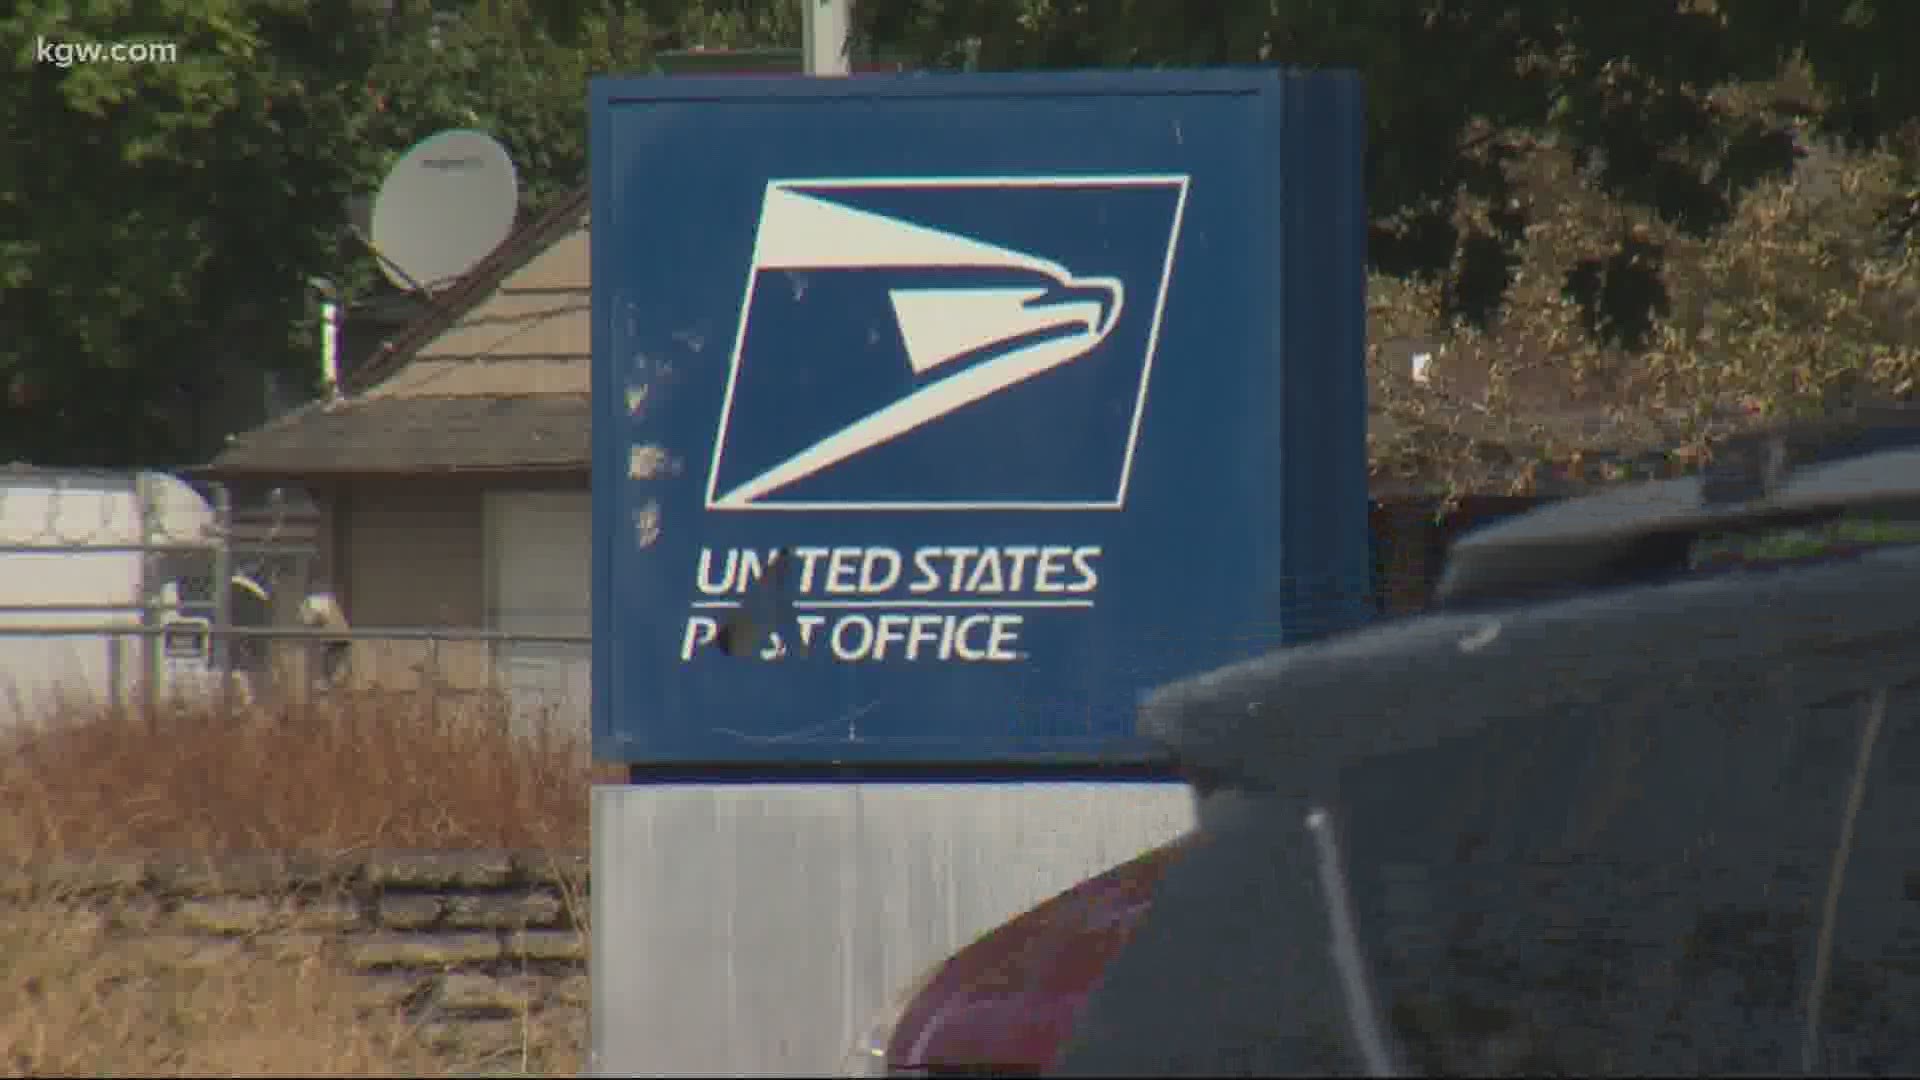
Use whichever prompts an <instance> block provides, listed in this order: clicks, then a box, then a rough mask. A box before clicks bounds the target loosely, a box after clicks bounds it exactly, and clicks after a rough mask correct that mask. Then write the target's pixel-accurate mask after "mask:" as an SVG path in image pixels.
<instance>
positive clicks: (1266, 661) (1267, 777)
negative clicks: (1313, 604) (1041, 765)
mask: <svg viewBox="0 0 1920 1080" xmlns="http://www.w3.org/2000/svg"><path fill="white" fill-rule="evenodd" d="M1778 479H1779V482H1777V483H1775V484H1774V485H1772V486H1771V488H1770V489H1769V490H1768V492H1767V493H1766V494H1765V495H1763V496H1762V497H1760V498H1754V499H1746V500H1741V501H1739V502H1734V501H1731V500H1722V501H1720V502H1719V503H1717V504H1716V503H1714V502H1713V501H1712V500H1711V499H1707V500H1704V502H1703V499H1702V491H1703V488H1706V489H1709V490H1710V489H1711V486H1712V485H1713V484H1715V483H1718V482H1720V481H1716V480H1713V479H1707V480H1705V481H1700V480H1693V481H1667V482H1661V483H1655V484H1647V485H1642V486H1639V487H1637V488H1634V489H1629V490H1623V491H1620V492H1617V493H1608V494H1604V495H1599V496H1593V497H1590V498H1584V499H1579V500H1574V501H1570V502H1568V503H1565V504H1560V505H1555V506H1550V507H1547V508H1544V509H1542V510H1538V511H1535V512H1532V513H1530V514H1527V515H1524V516H1522V517H1521V518H1519V519H1517V520H1514V521H1512V522H1509V523H1504V524H1501V525H1496V526H1493V527H1492V528H1490V529H1487V530H1485V531H1484V532H1483V533H1480V534H1476V535H1475V536H1473V537H1471V538H1469V539H1468V540H1467V541H1465V542H1463V543H1462V545H1461V547H1460V551H1459V554H1458V555H1457V556H1456V563H1455V569H1454V570H1453V571H1452V572H1451V582H1452V586H1453V593H1452V595H1453V597H1454V598H1455V601H1456V602H1458V601H1459V600H1460V599H1461V598H1470V599H1471V598H1479V599H1485V598H1490V597H1495V598H1501V599H1506V600H1514V599H1516V598H1518V597H1521V596H1524V595H1527V594H1529V593H1531V594H1535V595H1539V594H1541V593H1542V592H1544V591H1545V590H1546V589H1547V588H1548V586H1550V585H1552V584H1553V583H1554V582H1555V581H1564V580H1565V578H1566V577H1572V578H1573V579H1575V580H1576V582H1585V581H1592V580H1593V579H1594V578H1595V577H1596V575H1595V574H1594V573H1593V571H1594V569H1595V568H1596V567H1605V566H1607V565H1608V564H1609V563H1610V562H1612V563H1616V564H1617V562H1618V559H1619V557H1620V555H1621V553H1622V552H1623V551H1624V552H1632V551H1634V550H1635V549H1636V547H1637V546H1638V545H1642V544H1644V543H1646V542H1647V540H1648V538H1649V537H1656V538H1666V539H1667V540H1669V541H1670V540H1672V539H1673V538H1675V537H1679V538H1684V539H1691V538H1693V537H1695V536H1699V535H1704V534H1711V533H1716V532H1722V531H1729V530H1735V529H1743V528H1753V527H1757V526H1760V525H1765V524H1777V523H1781V522H1791V521H1800V520H1807V519H1810V518H1811V519H1815V520H1817V519H1820V518H1822V517H1827V516H1831V515H1832V514H1834V513H1836V512H1839V511H1853V510H1860V509H1863V508H1871V509H1876V510H1888V509H1891V510H1898V511H1902V512H1904V511H1905V510H1906V509H1907V508H1910V507H1913V506H1916V505H1920V450H1893V451H1883V452H1880V453H1875V454H1870V455H1862V456H1860V457H1857V458H1852V459H1846V460H1841V461H1837V462H1827V463H1823V464H1816V465H1813V466H1810V467H1808V468H1805V469H1803V470H1797V471H1795V472H1794V473H1793V474H1792V475H1791V476H1785V477H1781V478H1778ZM1556 569H1558V570H1562V571H1565V574H1564V575H1563V576H1561V577H1559V578H1556V577H1555V575H1554V573H1553V571H1554V570H1556ZM1607 584H1612V583H1611V582H1607ZM1916 670H1920V547H1914V546H1901V547H1887V548H1881V549H1876V550H1871V551H1868V552H1864V553H1862V554H1860V555H1858V556H1856V557H1853V558H1849V559H1846V560H1834V561H1828V562H1818V563H1813V564H1809V565H1802V566H1794V567H1788V568H1781V569H1771V570H1767V571H1756V572H1734V573H1717V574H1712V575H1707V576H1695V577H1683V578H1678V579H1673V578H1662V579H1658V580H1654V581H1652V582H1650V583H1646V584H1625V585H1614V586H1613V587H1607V588H1598V587H1590V586H1589V587H1584V588H1579V587H1576V588H1572V589H1563V590H1561V591H1560V592H1558V593H1557V594H1555V595H1551V596H1549V597H1548V598H1546V599H1538V600H1534V601H1532V602H1524V603H1520V602H1513V603H1507V604H1504V605H1496V606H1487V607H1481V608H1477V609H1476V608H1475V607H1473V606H1463V607H1461V608H1459V609H1457V610H1447V609H1444V608H1443V609H1441V610H1438V611H1436V612H1434V613H1431V614H1428V615H1424V616H1419V617H1415V618H1411V619H1404V620H1398V621H1395V622H1388V623H1382V624H1379V625H1377V626H1375V627H1372V628H1369V629H1364V630H1361V631H1357V632H1355V633H1352V634H1348V635H1344V636H1341V637H1337V638H1333V639H1329V640H1327V641H1324V642H1320V643H1316V644H1311V645H1305V646H1299V647H1296V648H1293V649H1288V650H1282V651H1278V652H1275V653H1271V654H1269V655H1266V656H1263V657H1259V658H1257V659H1254V660H1250V661H1247V662H1244V663H1241V664H1237V665H1233V666H1230V667H1226V668H1222V669H1219V670H1216V671H1212V672H1208V673H1206V674H1203V675H1200V676H1196V677H1194V678H1190V679H1186V680H1183V681H1180V682H1177V683H1174V684H1171V685H1168V686H1166V687H1163V688H1162V689H1160V690H1159V691H1157V692H1155V693H1154V694H1152V695H1150V696H1149V697H1148V699H1147V700H1146V701H1145V702H1144V704H1143V706H1142V709H1141V717H1140V727H1141V731H1142V733H1143V734H1145V735H1147V736H1148V737H1150V738H1153V739H1155V740H1157V741H1159V742H1160V743H1162V744H1163V745H1165V746H1167V747H1168V748H1169V749H1171V750H1172V751H1173V752H1174V753H1175V755H1176V756H1177V757H1178V758H1179V759H1180V760H1181V761H1182V762H1183V763H1185V764H1186V765H1188V766H1189V767H1191V768H1194V769H1195V770H1196V771H1202V772H1208V773H1214V774H1218V775H1223V776H1231V777H1235V778H1237V779H1238V780H1239V781H1241V782H1258V783H1260V784H1263V785H1274V786H1281V787H1294V788H1298V789H1300V790H1307V789H1309V788H1312V787H1314V786H1315V785H1318V784H1321V783H1323V782H1324V778H1325V777H1327V776H1329V775H1331V774H1332V773H1333V772H1336V771H1338V770H1339V769H1341V768H1343V767H1345V766H1346V765H1348V764H1351V763H1353V762H1354V761H1356V760H1359V759H1361V758H1365V757H1368V756H1373V755H1379V754H1388V753H1395V752H1399V751H1405V750H1415V749H1423V748H1427V747H1431V746H1434V745H1436V744H1438V743H1439V742H1440V741H1441V740H1444V739H1447V738H1450V737H1456V736H1465V735H1471V734H1474V733H1477V732H1479V731H1480V730H1482V729H1484V728H1485V727H1486V726H1487V725H1488V724H1490V723H1492V722H1495V721H1503V720H1506V721H1522V722H1526V721H1533V722H1538V723H1540V724H1543V725H1545V724H1563V723H1577V722H1580V721H1581V720H1582V718H1584V717H1589V716H1603V715H1605V714H1606V711H1608V710H1617V709H1618V708H1620V706H1621V704H1622V701H1621V698H1622V696H1623V695H1638V696H1640V697H1643V698H1644V699H1645V700H1644V701H1642V702H1641V703H1640V705H1639V707H1642V708H1662V707H1667V705H1669V704H1675V705H1677V704H1678V702H1677V701H1671V702H1670V701H1668V700H1667V699H1670V698H1672V697H1673V696H1674V695H1676V694H1681V693H1682V691H1684V696H1685V697H1686V698H1687V699H1688V700H1693V701H1697V700H1698V695H1700V694H1702V693H1710V692H1712V690H1713V688H1714V687H1722V688H1724V689H1725V690H1726V691H1727V692H1729V693H1747V692H1750V691H1751V690H1752V689H1753V688H1754V687H1755V686H1756V685H1764V686H1765V687H1766V688H1767V689H1768V691H1769V692H1770V693H1772V694H1774V695H1776V700H1783V703H1784V702H1785V701H1786V700H1790V699H1802V700H1806V701H1814V700H1824V699H1826V698H1828V697H1833V696H1837V695H1844V694H1849V693H1855V692H1865V691H1866V690H1869V689H1871V688H1873V687H1874V686H1876V685H1880V684H1883V683H1885V682H1888V681H1904V680H1905V679H1906V678H1909V677H1910V676H1911V673H1913V672H1914V671H1916Z"/></svg>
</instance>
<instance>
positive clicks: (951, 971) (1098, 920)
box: [887, 840, 1186, 1075]
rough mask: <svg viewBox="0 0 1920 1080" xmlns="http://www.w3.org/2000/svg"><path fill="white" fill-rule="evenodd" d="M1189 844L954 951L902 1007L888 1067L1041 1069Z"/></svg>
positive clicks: (1125, 867)
mask: <svg viewBox="0 0 1920 1080" xmlns="http://www.w3.org/2000/svg"><path fill="white" fill-rule="evenodd" d="M1185 844H1186V841H1184V840H1182V841H1175V842H1174V843H1172V844H1169V845H1167V846H1165V847H1160V848H1155V849H1154V850H1152V851H1149V852H1147V853H1146V854H1145V855H1142V856H1140V857H1139V858H1136V859H1134V860H1132V861H1131V862H1127V863H1122V864H1121V865H1119V866H1117V867H1114V868H1113V869H1112V870H1109V871H1107V872H1106V873H1104V874H1101V875H1100V876H1099V877H1096V878H1091V879H1089V880H1087V881H1083V882H1081V883H1080V884H1078V885H1076V886H1074V887H1073V888H1071V889H1069V890H1067V891H1066V892H1064V893H1061V894H1060V895H1059V896H1056V897H1054V898H1053V899H1051V900H1048V901H1047V902H1045V903H1043V904H1041V905H1040V906H1039V907H1036V908H1034V909H1033V910H1032V911H1029V912H1027V913H1026V914H1024V915H1021V916H1020V917H1018V918H1016V919H1014V920H1013V921H1012V922H1009V923H1006V924H1005V925H1003V926H1000V927H999V928H998V929H995V930H993V931H992V932H990V933H989V934H987V936H986V937H983V938H981V939H980V940H979V941H976V942H974V943H973V944H972V945H969V946H967V947H966V948H964V949H962V950H960V951H959V952H958V953H955V954H954V955H953V957H952V958H950V959H949V960H948V961H947V962H946V964H945V966H943V967H942V968H941V969H940V971H939V973H938V974H936V975H935V976H934V977H933V979H932V980H931V981H929V982H928V983H927V985H926V987H925V988H924V989H922V990H921V991H920V993H919V994H918V995H917V996H916V997H915V998H914V999H913V1001H912V1002H910V1003H909V1004H908V1005H907V1007H906V1009H905V1010H904V1011H903V1012H902V1013H901V1015H900V1021H899V1023H898V1025H897V1026H895V1028H894V1029H893V1034H892V1035H891V1037H890V1038H889V1039H888V1043H887V1064H888V1067H889V1068H894V1069H932V1070H935V1071H943V1070H955V1069H964V1070H966V1071H968V1072H972V1073H974V1074H976V1075H978V1074H980V1073H981V1072H982V1071H986V1072H1005V1073H1039V1072H1041V1071H1043V1070H1044V1069H1045V1068H1046V1067H1047V1066H1048V1065H1049V1064H1050V1063H1051V1062H1052V1061H1053V1059H1054V1056H1055V1055H1056V1054H1057V1053H1058V1052H1059V1050H1060V1048H1061V1046H1062V1045H1063V1044H1064V1043H1065V1041H1066V1039H1067V1036H1068V1035H1069V1034H1071V1033H1072V1031H1073V1025H1074V1022H1075V1021H1076V1020H1077V1019H1078V1018H1079V1015H1080V1010H1081V1008H1082V1007H1083V1006H1084V1005H1085V1004H1086V1001H1087V996H1088V995H1089V994H1091V993H1092V992H1093V989H1094V987H1095V986H1097V985H1099V982H1100V978H1101V976H1102V975H1103V974H1104V973H1105V971H1106V967H1107V963H1108V962H1109V961H1110V960H1112V959H1113V957H1114V956H1115V955H1116V954H1118V953H1119V951H1120V949H1121V948H1122V947H1123V946H1124V945H1126V943H1127V940H1128V939H1129V938H1131V937H1132V936H1133V931H1134V929H1135V928H1136V927H1137V926H1139V925H1140V921H1141V919H1142V918H1144V917H1145V915H1146V913H1147V908H1148V906H1149V905H1150V904H1151V903H1152V899H1153V890H1154V888H1155V887H1156V886H1157V885H1158V884H1159V883H1160V878H1161V876H1162V875H1163V874H1165V873H1166V869H1167V867H1168V866H1169V865H1170V864H1171V863H1172V862H1173V860H1174V859H1175V858H1177V857H1178V855H1179V853H1180V851H1181V850H1182V849H1183V848H1184V847H1185Z"/></svg>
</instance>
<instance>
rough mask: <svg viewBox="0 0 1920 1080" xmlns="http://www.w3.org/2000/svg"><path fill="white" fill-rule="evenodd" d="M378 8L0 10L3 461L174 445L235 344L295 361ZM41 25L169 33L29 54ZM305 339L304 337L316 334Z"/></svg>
mask: <svg viewBox="0 0 1920 1080" xmlns="http://www.w3.org/2000/svg"><path fill="white" fill-rule="evenodd" d="M373 11H374V5H372V4H368V3H360V2H356V0H245V2H243V0H99V2H94V3H88V4H84V5H81V4H68V3H58V2H41V3H28V4H25V5H21V6H17V7H14V8H13V9H11V10H10V11H8V12H7V13H5V14H0V41H7V42H12V43H15V47H14V48H13V49H12V50H11V51H10V53H9V54H8V55H6V56H5V57H4V61H3V62H5V63H6V64H8V65H9V68H10V70H9V72H8V74H9V75H10V79H9V83H8V87H7V89H6V91H5V92H4V93H0V140H4V144H5V146H6V152H5V153H3V154H0V326H4V327H5V330H6V333H5V334H4V335H0V457H5V458H10V459H16V460H18V459H25V460H31V461H36V462H42V463H100V464H124V463H129V462H151V461H168V460H178V459H179V458H181V457H183V456H188V455H190V454H191V453H192V451H193V449H194V445H195V443H196V442H197V441H199V439H198V436H200V435H201V434H203V433H200V432H196V431H195V430H194V424H193V417H194V413H195V411H196V405H197V404H198V403H201V402H205V401H207V400H209V399H210V398H211V397H212V396H213V395H214V392H215V390H216V388H217V386H216V384H217V383H219V382H221V381H222V380H224V379H225V378H227V376H228V373H229V371H230V370H232V369H233V368H234V366H235V365H234V361H235V360H237V359H238V360H244V363H243V364H240V365H239V366H241V367H243V368H254V367H256V366H259V365H264V366H266V367H269V368H272V367H283V368H284V367H291V366H292V365H293V364H295V363H296V362H299V361H298V359H297V358H299V357H305V356H307V355H309V354H310V351H311V350H310V346H305V345H300V346H298V347H297V348H296V345H295V335H296V334H297V333H298V332H299V328H300V327H301V325H302V324H303V323H304V322H306V319H305V316H306V314H307V313H308V310H309V308H310V306H311V304H310V301H309V297H308V285H307V278H308V276H309V275H311V274H315V273H321V272H324V271H326V270H327V269H329V268H331V267H334V266H338V265H340V264H341V263H342V262H343V261H344V260H346V259H347V258H349V257H350V256H349V252H348V250H347V248H346V246H345V245H346V237H344V236H343V234H342V230H341V228H340V225H341V223H342V207H343V206H344V203H345V200H346V198H347V196H348V195H349V194H351V193H352V192H353V191H354V190H356V189H357V188H358V187H360V186H361V185H362V184H363V183H364V180H365V177H366V175H367V173H368V168H369V165H370V164H371V162H370V159H369V154H368V147H367V146H366V144H365V142H364V140H363V138H362V131H363V129H364V126H365V125H364V116H365V113H366V110H365V109H364V108H363V102H364V100H365V97H366V95H365V93H364V91H363V89H362V88H363V87H364V85H365V73H366V71H367V69H368V67H369V66H370V64H371V62H372V46H373V43H374V42H375V41H376V40H377V39H376V37H375V35H372V34H369V33H368V28H369V26H370V25H371V24H370V22H369V19H370V18H371V17H372V13H373ZM41 42H58V43H69V44H74V45H88V44H107V43H114V42H121V43H128V42H133V43H153V44H162V45H170V46H173V47H174V48H175V49H176V50H177V53H176V54H175V55H174V56H173V57H171V58H170V62H169V61H168V60H165V59H162V60H149V61H148V62H144V63H142V62H122V63H115V62H111V61H110V60H100V61H95V62H84V61H82V62H75V63H72V64H71V65H69V66H61V65H60V64H58V63H49V62H46V56H45V55H44V54H43V53H42V51H41V50H40V48H39V47H38V46H39V44H40V43H41ZM306 340H308V341H310V340H311V338H310V337H309V338H307V339H306Z"/></svg>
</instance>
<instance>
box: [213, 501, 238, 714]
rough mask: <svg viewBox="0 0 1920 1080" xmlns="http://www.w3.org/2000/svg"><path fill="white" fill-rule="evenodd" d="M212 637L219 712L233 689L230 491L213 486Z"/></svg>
mask: <svg viewBox="0 0 1920 1080" xmlns="http://www.w3.org/2000/svg"><path fill="white" fill-rule="evenodd" d="M213 514H214V533H213V581H212V582H211V588H212V589H213V627H212V629H213V634H212V636H211V638H210V639H209V640H208V642H207V659H208V661H209V663H208V666H209V667H211V668H213V677H214V678H216V679H219V680H220V709H221V711H222V712H225V711H226V709H227V707H228V706H229V705H231V704H232V695H231V694H230V692H229V691H231V689H232V686H233V645H232V638H231V636H230V635H231V634H232V631H233V492H232V491H230V490H228V488H227V485H225V484H215V485H214V486H213Z"/></svg>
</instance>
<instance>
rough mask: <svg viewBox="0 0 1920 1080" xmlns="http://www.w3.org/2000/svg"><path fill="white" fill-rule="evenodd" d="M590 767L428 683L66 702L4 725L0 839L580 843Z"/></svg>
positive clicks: (550, 741)
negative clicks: (454, 701)
mask: <svg viewBox="0 0 1920 1080" xmlns="http://www.w3.org/2000/svg"><path fill="white" fill-rule="evenodd" d="M594 775H595V774H594V772H593V770H592V767H591V765H590V763H589V759H588V755H587V749H586V746H585V744H584V739H573V738H565V737H561V736H556V735H544V736H537V737H525V736H521V737H515V736H513V735H511V734H510V733H509V731H508V727H507V724H506V720H505V716H504V711H503V710H501V709H500V708H498V707H495V706H492V705H490V704H487V703H481V704H468V705H465V706H463V707H455V706H453V705H450V704H449V703H448V702H446V701H444V700H441V701H435V700H434V699H433V698H431V697H430V696H427V695H417V696H416V695H394V694H382V695H353V696H342V697H341V698H338V699H335V700H330V701H322V702H316V703H311V704H303V705H288V706H282V707H278V708H273V709H235V710H230V711H225V712H223V711H222V710H219V709H213V708H185V707H173V708H162V709H160V710H158V711H157V712H155V713H154V714H152V715H143V714H142V713H140V712H139V711H135V710H124V711H115V710H111V709H83V708H70V709H66V710H63V711H62V712H61V713H59V714H58V715H56V716H53V717H51V718H49V719H48V720H47V721H45V722H43V723H40V724H37V725H33V726H31V727H23V728H21V729H18V730H15V731H12V732H0V850H5V851H7V852H10V853H12V854H14V855H16V856H27V857H43V856H50V855H73V854H87V853H92V852H100V851H108V850H117V851H127V850H154V849H163V850H179V851H188V852H194V853H218V852H233V851H325V852H348V851H354V850H361V849H366V848H376V847H388V848H486V847H531V848H547V849H564V850H568V851H585V850H586V848H587V790H588V786H589V784H590V783H591V782H592V780H593V777H594ZM601 775H602V776H604V777H609V778H610V777H611V774H607V773H604V772H603V773H602V774H601Z"/></svg>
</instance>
